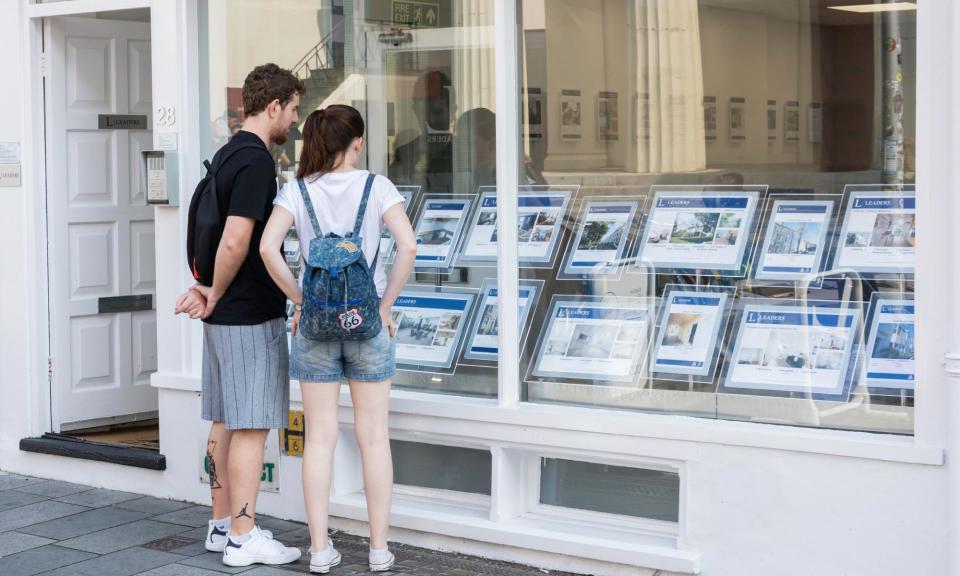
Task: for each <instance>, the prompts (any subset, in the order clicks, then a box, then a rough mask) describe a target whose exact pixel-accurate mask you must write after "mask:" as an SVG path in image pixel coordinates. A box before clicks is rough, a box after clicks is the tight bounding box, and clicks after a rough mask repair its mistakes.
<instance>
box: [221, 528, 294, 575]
mask: <svg viewBox="0 0 960 576" xmlns="http://www.w3.org/2000/svg"><path fill="white" fill-rule="evenodd" d="M299 558H300V549H299V548H290V547H288V546H284V545H283V544H281V543H279V542H277V541H276V540H274V539H273V538H270V537H268V536H267V535H266V534H264V533H263V530H260V528H259V527H256V526H255V527H254V528H253V530H252V531H251V532H250V539H249V540H247V541H246V542H244V543H243V544H238V543H236V542H234V541H233V539H232V538H230V537H227V543H226V545H224V547H223V563H224V564H225V565H227V566H249V565H251V564H289V563H291V562H296V561H297V560H298V559H299Z"/></svg>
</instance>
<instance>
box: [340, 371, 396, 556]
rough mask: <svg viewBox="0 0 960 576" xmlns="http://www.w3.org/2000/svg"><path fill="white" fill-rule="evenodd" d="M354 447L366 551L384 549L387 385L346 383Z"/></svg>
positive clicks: (388, 487) (388, 484) (388, 492)
mask: <svg viewBox="0 0 960 576" xmlns="http://www.w3.org/2000/svg"><path fill="white" fill-rule="evenodd" d="M350 397H351V398H353V416H354V422H355V425H356V433H357V443H358V444H359V445H360V456H361V457H362V458H363V486H364V488H365V490H366V493H367V514H368V516H369V520H370V547H371V548H375V549H382V548H386V547H387V532H389V530H390V502H391V499H392V496H393V459H392V457H391V454H390V431H389V425H388V421H387V418H388V416H389V413H390V381H389V380H387V381H384V382H350Z"/></svg>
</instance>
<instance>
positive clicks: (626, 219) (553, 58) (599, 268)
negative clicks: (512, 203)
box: [518, 0, 922, 434]
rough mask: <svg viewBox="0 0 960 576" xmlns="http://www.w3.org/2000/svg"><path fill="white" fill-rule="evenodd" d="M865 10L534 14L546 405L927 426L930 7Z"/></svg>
mask: <svg viewBox="0 0 960 576" xmlns="http://www.w3.org/2000/svg"><path fill="white" fill-rule="evenodd" d="M853 3H854V2H847V1H843V0H840V1H836V0H830V1H826V0H816V1H813V2H811V1H809V0H789V1H786V2H776V3H774V2H742V1H740V0H675V1H671V2H654V1H648V0H597V1H593V0H549V1H545V0H521V7H522V12H521V14H522V16H521V24H520V30H519V32H520V38H521V43H522V50H521V51H520V54H519V55H518V60H519V62H520V68H521V71H520V78H521V90H520V94H519V95H518V98H519V105H518V119H519V122H520V124H521V130H520V150H521V153H522V161H523V163H524V165H526V166H527V167H528V172H530V173H534V174H537V175H538V176H539V177H540V178H541V180H542V181H543V182H544V183H545V184H547V185H548V186H547V187H544V190H543V191H540V192H538V193H539V194H541V195H543V194H544V193H545V191H547V190H553V189H555V188H557V187H561V186H562V187H572V188H573V190H572V192H571V193H570V199H569V203H568V205H567V206H566V207H564V208H562V209H557V210H555V214H553V215H551V217H550V220H551V221H554V220H555V221H558V222H562V225H559V226H557V227H556V228H554V229H552V230H550V229H548V227H547V226H545V225H543V223H541V222H539V221H531V222H523V221H522V222H521V237H520V250H521V253H522V250H524V246H525V245H526V244H525V243H529V242H530V239H531V238H533V237H536V236H537V235H538V234H540V235H546V234H553V235H554V236H558V241H559V242H560V243H561V249H560V255H559V256H558V258H557V260H556V262H555V264H554V265H552V266H550V267H549V268H542V267H537V266H534V265H530V264H527V263H525V262H523V260H522V259H521V261H520V263H519V269H520V279H521V281H522V282H528V283H541V285H542V294H541V296H540V298H539V303H538V305H537V306H536V307H535V308H534V311H533V312H532V314H530V315H529V318H530V321H531V322H532V324H533V329H532V330H531V333H532V334H536V338H530V339H529V340H528V341H527V342H526V343H525V345H524V347H523V348H522V350H521V356H522V363H521V366H520V371H521V379H522V380H523V398H522V399H523V400H525V401H528V402H537V403H562V404H577V405H582V406H589V407H604V408H615V409H624V410H635V411H649V412H661V413H674V414H686V415H694V416H701V417H705V418H722V419H737V420H749V421H756V422H770V423H777V424H792V425H801V426H813V427H824V428H837V429H854V430H870V431H880V432H892V433H898V434H911V433H912V432H913V398H914V393H915V391H916V388H917V387H919V386H920V384H918V383H916V381H915V376H914V366H913V357H914V356H913V344H914V338H913V336H914V323H913V318H914V304H913V285H914V284H913V283H914V274H913V271H914V261H915V249H916V234H917V230H916V226H915V212H916V197H915V190H914V182H915V176H916V175H915V168H914V166H915V162H914V158H915V132H916V127H915V118H916V88H915V85H916V12H915V11H912V10H910V9H909V8H916V6H913V5H910V6H906V7H905V8H906V9H905V8H904V7H901V8H900V9H898V10H894V11H889V10H888V11H884V12H879V13H866V14H863V13H856V12H851V11H847V10H842V8H844V7H845V5H848V4H853ZM856 3H859V2H856ZM921 9H922V7H921ZM521 184H524V182H522V181H521ZM522 202H523V196H522V195H521V207H522V206H523V205H522ZM523 216H524V215H523V214H521V218H523ZM528 225H529V226H528ZM528 229H529V231H527V230H528Z"/></svg>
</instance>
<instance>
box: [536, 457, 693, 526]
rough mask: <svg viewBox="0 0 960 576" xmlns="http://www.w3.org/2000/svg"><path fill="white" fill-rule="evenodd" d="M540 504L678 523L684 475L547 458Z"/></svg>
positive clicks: (543, 466) (544, 463) (541, 471)
mask: <svg viewBox="0 0 960 576" xmlns="http://www.w3.org/2000/svg"><path fill="white" fill-rule="evenodd" d="M540 503H541V504H550V505H552V506H563V507H565V508H579V509H581V510H593V511H595V512H606V513H608V514H622V515H626V516H637V517H640V518H652V519H654V520H666V521H667V522H676V521H677V518H678V517H679V514H680V476H679V475H678V474H676V473H674V472H661V471H659V470H645V469H643V468H626V467H623V466H608V465H606V464H593V463H591V462H574V461H572V460H559V459H556V458H543V459H542V466H541V470H540Z"/></svg>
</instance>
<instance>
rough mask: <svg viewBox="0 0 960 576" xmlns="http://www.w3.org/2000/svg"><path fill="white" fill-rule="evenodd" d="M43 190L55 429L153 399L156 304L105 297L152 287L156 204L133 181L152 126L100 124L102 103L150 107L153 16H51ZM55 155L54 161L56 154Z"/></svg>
mask: <svg viewBox="0 0 960 576" xmlns="http://www.w3.org/2000/svg"><path fill="white" fill-rule="evenodd" d="M47 24H48V31H49V36H48V38H50V43H49V45H48V48H47V50H48V58H49V62H50V71H49V76H48V83H47V86H48V94H47V102H48V104H47V106H48V109H47V114H48V122H47V129H48V137H47V142H48V147H49V148H48V151H47V156H48V159H49V160H48V162H47V170H48V174H47V194H48V202H47V205H48V210H49V214H48V221H49V226H50V239H51V241H50V247H49V258H50V262H49V270H50V310H51V311H50V322H51V326H50V331H51V347H52V359H53V367H54V370H53V378H52V381H51V386H52V394H51V396H52V398H53V415H52V421H53V424H54V430H59V429H60V427H61V426H62V425H64V424H76V423H78V422H87V421H101V420H103V419H109V420H112V421H116V420H118V419H120V420H122V419H123V417H125V416H132V415H135V414H141V413H144V412H153V411H155V410H156V409H157V394H156V391H155V390H154V389H152V388H151V387H150V386H149V382H150V374H151V373H152V372H153V371H155V370H156V367H157V360H156V356H157V351H156V348H157V336H156V312H155V311H154V310H145V311H133V312H130V311H128V312H103V313H101V299H102V298H113V297H118V296H129V295H134V294H137V295H143V294H151V295H152V294H154V292H155V289H156V265H155V260H156V250H155V247H154V214H153V208H151V207H148V206H147V205H146V203H145V202H144V197H143V193H142V192H141V190H140V151H141V150H147V149H150V148H151V147H152V139H153V138H152V134H151V132H150V131H148V130H99V129H98V115H99V114H143V115H147V125H148V126H149V125H150V124H151V122H150V113H151V100H152V98H151V90H152V88H151V65H150V26H149V24H143V23H138V22H118V21H110V20H97V19H91V18H56V19H51V20H50V21H48V23H47ZM57 159H61V160H59V161H58V160H57Z"/></svg>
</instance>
